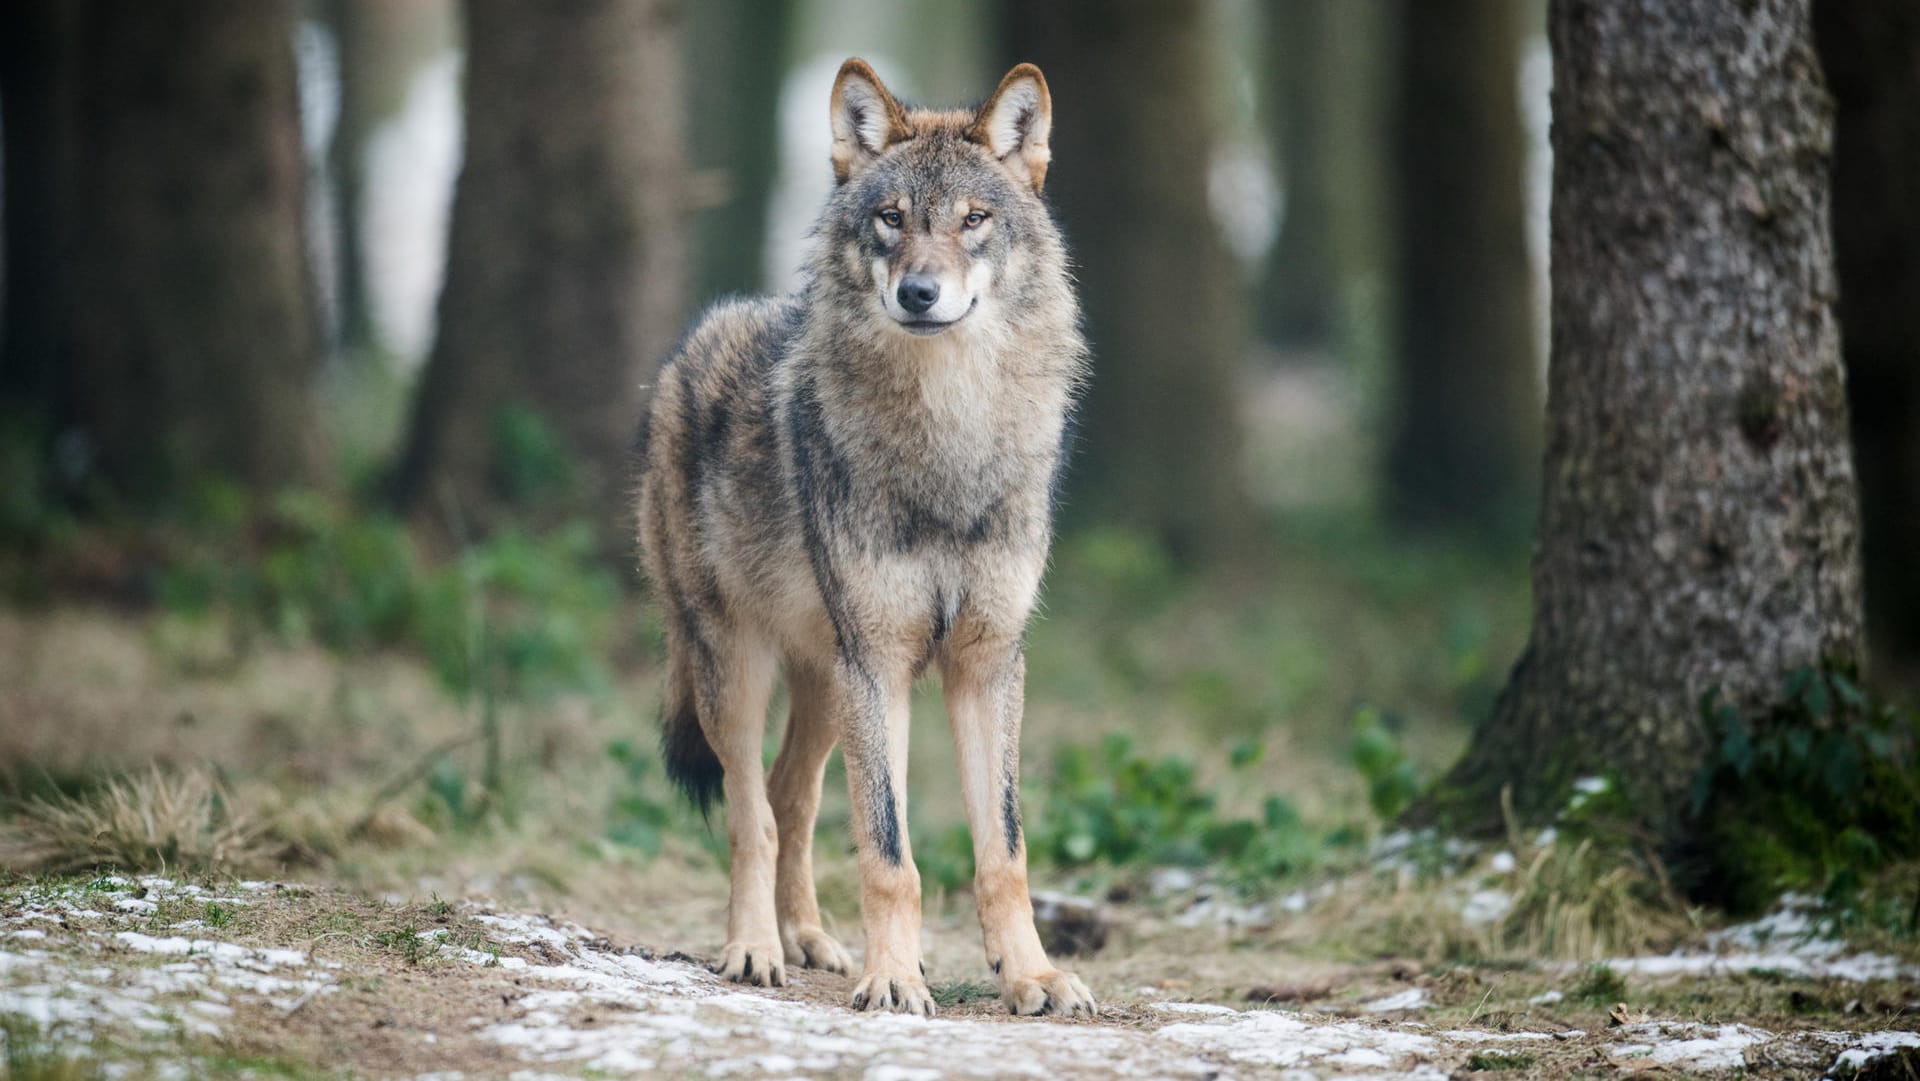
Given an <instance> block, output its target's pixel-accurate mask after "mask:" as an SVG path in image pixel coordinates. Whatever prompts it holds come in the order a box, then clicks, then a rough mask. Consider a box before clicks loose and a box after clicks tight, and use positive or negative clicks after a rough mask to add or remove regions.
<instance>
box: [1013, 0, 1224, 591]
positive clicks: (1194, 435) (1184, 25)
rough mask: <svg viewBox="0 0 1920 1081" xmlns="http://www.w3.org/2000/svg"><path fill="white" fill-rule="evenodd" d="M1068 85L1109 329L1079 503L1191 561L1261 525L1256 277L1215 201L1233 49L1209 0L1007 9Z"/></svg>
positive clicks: (1087, 282)
mask: <svg viewBox="0 0 1920 1081" xmlns="http://www.w3.org/2000/svg"><path fill="white" fill-rule="evenodd" d="M1003 11H1004V20H1005V26H1006V33H1007V42H1008V45H1007V50H1008V53H1009V54H1010V55H1013V56H1018V57H1021V58H1023V59H1026V60H1030V61H1032V62H1034V63H1037V64H1039V65H1040V68H1041V70H1043V71H1045V72H1046V74H1047V81H1048V83H1049V85H1050V86H1056V87H1059V88H1060V89H1059V91H1058V92H1057V93H1055V94H1054V99H1053V100H1054V122H1053V135H1052V140H1051V141H1052V146H1053V160H1054V162H1055V167H1054V168H1053V169H1052V170H1050V171H1049V172H1048V174H1047V193H1048V197H1049V199H1050V200H1051V201H1052V203H1053V205H1054V206H1055V207H1056V208H1058V212H1059V215H1060V218H1061V220H1062V223H1063V226H1064V228H1065V230H1066V233H1067V236H1068V237H1069V238H1070V242H1071V244H1072V246H1073V252H1074V264H1075V267H1076V275H1077V277H1078V280H1079V283H1080V300H1081V303H1082V304H1083V305H1084V307H1085V309H1086V314H1087V329H1088V336H1089V338H1090V339H1091V341H1092V344H1093V355H1094V365H1093V379H1092V382H1091V384H1090V385H1089V386H1088V388H1087V394H1086V399H1085V403H1084V405H1083V406H1082V412H1081V417H1080V424H1081V433H1082V436H1083V438H1082V440H1081V445H1080V446H1079V447H1078V448H1077V452H1076V454H1075V459H1074V464H1073V466H1072V467H1071V473H1070V475H1069V479H1068V490H1069V506H1068V509H1067V513H1068V514H1069V515H1070V516H1073V517H1075V518H1078V519H1080V520H1099V521H1103V522H1109V523H1113V524H1116V525H1127V526H1132V527H1135V528H1138V529H1141V530H1143V531H1145V532H1146V533H1148V534H1149V535H1151V536H1153V537H1155V538H1157V539H1158V540H1160V541H1162V542H1164V543H1165V544H1166V545H1167V546H1168V548H1169V549H1170V550H1171V551H1172V552H1173V553H1174V555H1175V556H1176V558H1179V559H1182V560H1186V561H1189V562H1194V561H1200V560H1203V559H1205V558H1207V557H1210V556H1214V555H1218V554H1219V553H1221V552H1223V551H1228V550H1231V549H1233V548H1234V547H1235V546H1237V545H1238V544H1239V543H1240V542H1241V541H1242V540H1244V539H1245V535H1246V530H1247V526H1248V522H1249V517H1250V514H1249V508H1248V504H1247V497H1246V494H1245V490H1244V484H1243V482H1242V476H1241V467H1240V448H1241V442H1242V441H1241V437H1240V430H1239V423H1238V412H1239V411H1238V409H1237V407H1236V404H1235V403H1236V402H1237V401H1238V400H1239V397H1240V395H1239V390H1238V387H1237V381H1238V378H1239V375H1240V372H1241V367H1242V361H1243V359H1244V355H1245V352H1246V347H1247V329H1248V312H1247V304H1246V295H1245V290H1244V288H1243V286H1242V284H1241V281H1240V276H1239V271H1238V268H1237V266H1236V265H1235V263H1234V260H1233V256H1232V255H1231V254H1230V253H1229V252H1228V250H1227V247H1226V245H1225V243H1224V242H1223V241H1222V240H1221V236H1220V230H1219V228H1218V226H1217V225H1216V224H1215V222H1214V218H1213V215H1212V212H1211V209H1210V208H1209V205H1208V202H1207V192H1208V167H1209V163H1210V160H1211V154H1212V151H1213V146H1214V137H1215V134H1216V132H1217V128H1218V125H1217V122H1216V117H1215V114H1214V109H1215V104H1214V102H1213V101H1212V100H1211V98H1210V95H1209V93H1208V87H1209V85H1210V83H1209V77H1210V73H1211V72H1212V71H1213V70H1214V68H1215V66H1216V65H1218V64H1219V63H1220V62H1221V60H1220V57H1218V56H1217V55H1215V54H1214V52H1213V39H1212V37H1211V36H1210V35H1209V34H1208V33H1207V27H1206V25H1205V15H1206V5H1205V4H1204V3H1202V2H1201V0H1171V2H1151V3H1150V2H1145V0H1127V2H1123V3H1103V2H1100V0H1063V2H1060V3H1049V4H1027V3H1020V2H1017V0H1007V2H1006V3H1005V5H1004V7H1003Z"/></svg>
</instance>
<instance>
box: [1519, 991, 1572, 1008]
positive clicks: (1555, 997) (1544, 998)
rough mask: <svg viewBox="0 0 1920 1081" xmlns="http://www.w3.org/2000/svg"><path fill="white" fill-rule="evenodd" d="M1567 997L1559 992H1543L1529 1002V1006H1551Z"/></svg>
mask: <svg viewBox="0 0 1920 1081" xmlns="http://www.w3.org/2000/svg"><path fill="white" fill-rule="evenodd" d="M1566 997H1567V996H1565V995H1563V994H1561V993H1560V992H1558V991H1542V992H1540V993H1539V994H1537V995H1535V996H1533V997H1532V998H1530V999H1528V1000H1527V1005H1529V1006H1551V1005H1553V1004H1554V1003H1556V1002H1558V1001H1560V1000H1561V999H1563V998H1566Z"/></svg>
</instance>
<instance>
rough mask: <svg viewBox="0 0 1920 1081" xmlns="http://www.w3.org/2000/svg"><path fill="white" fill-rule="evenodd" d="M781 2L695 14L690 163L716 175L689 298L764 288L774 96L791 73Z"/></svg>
mask: <svg viewBox="0 0 1920 1081" xmlns="http://www.w3.org/2000/svg"><path fill="white" fill-rule="evenodd" d="M792 7H793V5H792V4H790V3H788V2H787V0H706V2H703V3H700V4H696V5H694V6H693V8H692V12H691V21H690V24H689V26H688V38H689V50H688V52H689V56H690V58H691V60H692V64H693V70H695V71H697V72H699V73H700V77H699V78H698V79H696V80H694V82H693V84H692V86H691V87H690V88H689V92H690V96H691V98H692V100H691V102H690V105H691V107H692V109H691V112H692V116H693V130H694V131H697V132H699V133H700V138H699V140H698V141H697V143H696V144H695V145H694V147H693V154H694V165H695V166H696V167H697V168H699V169H700V170H702V171H703V172H704V173H706V174H707V175H708V176H711V177H713V178H714V181H713V184H712V187H713V188H714V191H713V195H712V197H711V199H710V204H711V205H709V206H707V207H706V208H704V209H703V210H702V211H701V213H700V215H699V216H698V218H697V219H696V220H695V223H694V226H695V234H694V237H695V240H694V243H695V250H694V262H695V275H694V296H695V298H696V299H697V300H698V301H700V302H701V303H705V302H708V301H711V300H714V299H716V298H718V297H722V296H727V295H729V294H740V293H755V292H758V291H760V288H761V279H762V269H763V268H764V266H765V262H766V247H767V199H768V196H769V194H770V193H771V192H772V190H773V178H774V173H775V172H776V171H777V169H778V167H779V164H780V89H781V86H782V84H783V82H784V79H785V76H786V72H787V38H788V34H787V24H788V21H789V18H790V14H789V13H790V12H791V10H792Z"/></svg>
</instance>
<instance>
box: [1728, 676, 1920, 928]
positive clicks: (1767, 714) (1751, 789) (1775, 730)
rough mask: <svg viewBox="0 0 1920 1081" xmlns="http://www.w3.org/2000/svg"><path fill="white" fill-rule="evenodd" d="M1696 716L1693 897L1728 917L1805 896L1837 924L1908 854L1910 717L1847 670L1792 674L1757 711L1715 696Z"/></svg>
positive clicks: (1911, 831) (1918, 833) (1918, 793)
mask: <svg viewBox="0 0 1920 1081" xmlns="http://www.w3.org/2000/svg"><path fill="white" fill-rule="evenodd" d="M1700 712H1701V717H1702V723H1703V726H1704V728H1705V731H1706V733H1707V736H1708V739H1709V740H1710V741H1711V742H1710V746H1709V750H1708V756H1707V761H1706V764H1705V765H1704V766H1703V768H1702V769H1701V770H1700V772H1699V774H1698V775H1697V776H1696V777H1695V781H1694V786H1693V798H1692V811H1693V813H1694V815H1695V816H1696V818H1697V819H1698V823H1699V834H1700V837H1701V839H1702V841H1701V845H1700V849H1701V853H1702V855H1701V856H1700V857H1699V860H1698V862H1699V864H1700V866H1699V869H1698V870H1697V871H1696V878H1697V881H1695V882H1693V883H1692V885H1693V886H1694V891H1695V893H1696V894H1699V895H1701V896H1704V897H1705V898H1707V899H1710V900H1714V901H1717V902H1719V903H1720V904H1722V905H1724V906H1725V907H1727V908H1728V909H1730V910H1733V911H1736V912H1740V911H1753V910H1757V909H1759V908H1762V907H1764V906H1765V904H1766V903H1767V902H1769V901H1771V900H1772V899H1773V898H1774V897H1775V896H1777V895H1778V894H1779V893H1780V892H1781V891H1783V890H1790V889H1804V890H1815V891H1819V892H1821V893H1823V894H1824V895H1825V896H1826V898H1827V900H1828V902H1829V903H1830V904H1831V905H1832V907H1833V908H1834V909H1835V910H1837V911H1839V912H1841V913H1843V914H1844V913H1846V912H1847V911H1848V910H1850V909H1852V908H1853V907H1854V906H1855V905H1856V903H1857V902H1858V901H1859V899H1860V895H1861V892H1862V887H1863V885H1864V884H1865V882H1866V880H1867V878H1868V877H1869V876H1870V875H1872V874H1873V873H1874V872H1876V871H1878V870H1879V869H1881V868H1882V867H1884V866H1886V865H1887V864H1889V863H1890V862H1892V861H1895V860H1900V859H1909V858H1912V857H1915V856H1920V769H1917V768H1916V766H1920V761H1917V760H1916V754H1915V725H1914V721H1913V718H1912V717H1911V716H1909V715H1907V714H1905V713H1903V712H1901V711H1900V710H1898V709H1895V708H1894V707H1892V706H1890V705H1888V704H1886V703H1884V702H1875V701H1873V700H1872V699H1871V698H1869V696H1868V695H1867V694H1866V693H1865V692H1863V691H1862V690H1861V689H1860V688H1859V686H1858V685H1857V684H1855V683H1854V681H1853V678H1852V676H1851V674H1850V673H1849V672H1847V671H1844V670H1832V669H1826V670H1817V669H1811V668H1802V669H1797V670H1795V671H1794V672H1792V673H1790V674H1789V675H1788V676H1787V678H1786V682H1785V685H1784V687H1783V690H1782V694H1781V697H1780V698H1779V699H1778V700H1777V701H1775V702H1774V703H1772V704H1771V705H1769V706H1767V707H1765V708H1764V709H1760V710H1743V709H1741V708H1739V707H1738V706H1736V705H1734V704H1733V703H1731V702H1728V701H1724V700H1723V699H1722V697H1721V692H1720V689H1719V688H1718V687H1715V688H1713V689H1711V690H1709V691H1708V692H1707V693H1706V694H1705V695H1704V696H1702V698H1701V702H1700Z"/></svg>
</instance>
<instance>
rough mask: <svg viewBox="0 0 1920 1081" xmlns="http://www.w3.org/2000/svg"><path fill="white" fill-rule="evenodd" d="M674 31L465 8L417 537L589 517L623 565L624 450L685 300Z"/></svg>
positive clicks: (414, 458)
mask: <svg viewBox="0 0 1920 1081" xmlns="http://www.w3.org/2000/svg"><path fill="white" fill-rule="evenodd" d="M680 11H681V9H680V7H679V6H678V5H676V4H673V3H670V2H669V0H570V2H567V3H556V4H542V5H539V6H533V7H530V6H527V5H523V4H516V3H512V2H510V0H469V2H468V3H467V5H466V40H467V74H466V87H467V97H466V132H467V137H466V158H465V163H464V165H463V167H462V169H461V173H460V179H459V183H458V187H457V189H456V192H455V197H454V206H453V220H452V223H451V225H450V230H451V232H450V235H449V240H448V253H447V276H446V284H445V286H444V288H443V289H442V291H441V295H440V306H439V323H438V326H439V330H438V337H437V339H436V340H435V342H434V346H433V353H432V356H431V357H430V358H429V359H428V361H427V367H426V370H425V371H424V372H423V373H422V375H421V379H420V384H419V388H418V390H417V392H416V394H415V397H414V408H413V421H412V427H411V429H410V431H409V433H408V435H407V439H406V447H405V450H404V452H403V453H402V457H401V461H400V466H399V475H398V478H397V480H398V495H399V499H400V502H401V504H402V505H403V506H404V507H405V508H406V510H407V512H408V515H409V517H410V518H412V519H413V520H414V521H415V522H416V523H418V524H420V525H423V526H425V527H426V528H427V529H428V530H429V531H430V532H436V533H440V534H442V535H445V534H448V533H452V532H458V531H468V530H472V531H484V530H486V529H488V528H490V527H491V526H493V525H495V524H497V523H498V522H499V521H500V520H501V519H502V517H503V515H505V514H506V513H507V512H508V511H509V510H510V509H513V508H518V509H519V510H520V511H523V512H525V511H538V512H543V513H567V512H571V513H584V514H586V515H588V516H589V517H591V518H592V519H593V520H594V521H595V522H596V523H597V524H598V525H599V527H600V529H601V538H602V543H603V545H604V546H605V550H606V551H607V552H608V553H610V554H611V553H614V552H624V551H626V546H627V544H628V539H627V538H628V535H629V534H630V533H631V528H630V525H629V520H630V518H631V514H630V511H629V508H628V495H627V448H628V445H629V443H630V442H631V440H632V436H633V428H634V425H635V423H636V418H638V417H639V415H640V407H641V402H642V400H643V394H644V389H643V384H644V383H645V381H646V379H647V377H648V373H649V372H651V370H652V366H653V365H654V364H655V363H657V361H658V358H659V356H660V355H661V354H662V353H663V352H665V350H666V348H667V345H668V343H669V342H670V341H671V340H672V337H673V335H674V333H675V332H676V331H677V330H678V327H679V322H680V319H681V316H682V306H683V297H684V288H683V282H684V280H685V279H684V274H685V264H686V251H685V242H684V239H683V236H682V232H683V229H682V218H683V208H684V206H685V202H686V198H687V183H686V177H685V165H684V157H683V151H682V147H681V116H680V110H681V100H682V99H681V94H680V87H681V65H680V56H679V48H680V43H681V27H680V25H679V22H678V19H679V17H680V15H679V12H680ZM454 539H456V540H457V539H459V538H458V537H457V536H456V537H455V538H454Z"/></svg>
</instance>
